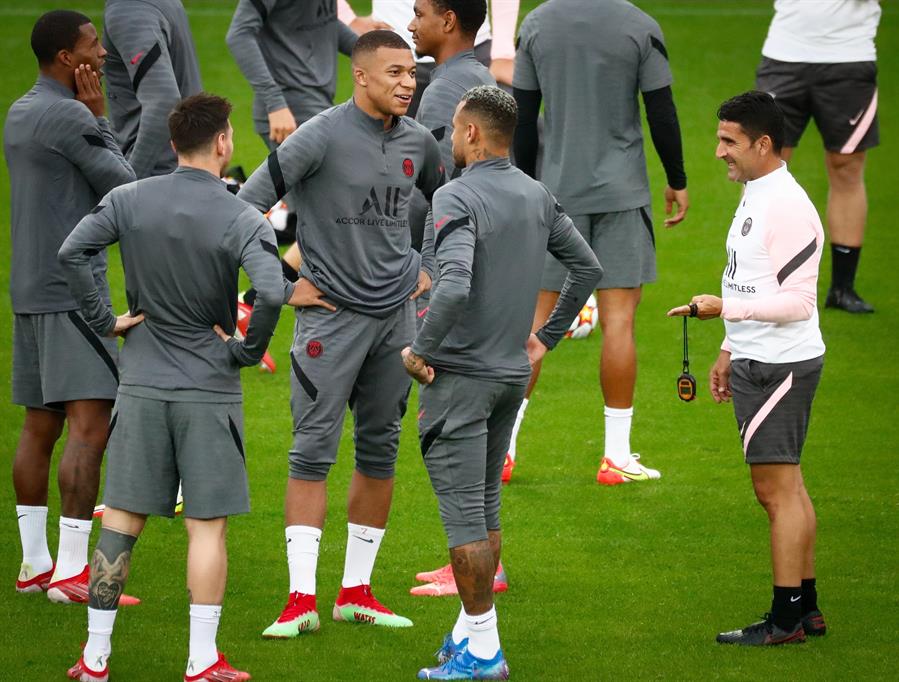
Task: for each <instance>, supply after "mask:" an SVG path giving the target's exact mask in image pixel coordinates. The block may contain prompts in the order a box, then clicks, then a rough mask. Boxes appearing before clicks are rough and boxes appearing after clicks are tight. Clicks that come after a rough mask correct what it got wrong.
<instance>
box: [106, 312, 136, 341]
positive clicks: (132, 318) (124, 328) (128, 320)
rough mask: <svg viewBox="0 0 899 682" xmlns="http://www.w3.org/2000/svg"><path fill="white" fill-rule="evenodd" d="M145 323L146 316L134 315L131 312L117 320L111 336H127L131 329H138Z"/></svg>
mask: <svg viewBox="0 0 899 682" xmlns="http://www.w3.org/2000/svg"><path fill="white" fill-rule="evenodd" d="M143 321H144V314H143V313H140V314H138V315H132V314H131V313H130V312H129V313H125V314H124V315H119V316H118V317H116V318H115V326H114V327H113V328H112V331H111V332H110V333H109V336H125V334H127V333H128V330H129V329H131V327H136V326H137V325H139V324H140V323H141V322H143Z"/></svg>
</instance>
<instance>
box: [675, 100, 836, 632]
mask: <svg viewBox="0 0 899 682" xmlns="http://www.w3.org/2000/svg"><path fill="white" fill-rule="evenodd" d="M718 119H719V121H720V122H719V124H718V147H717V150H716V153H715V154H716V156H717V157H718V158H719V159H721V160H722V161H724V162H725V163H726V164H727V169H728V173H727V176H728V178H729V179H730V180H732V181H734V182H741V183H744V184H745V186H746V189H745V192H744V194H743V197H742V198H741V199H740V205H739V207H738V208H737V212H736V214H735V215H734V220H733V222H732V223H731V227H730V231H729V232H728V235H727V265H726V267H725V269H724V275H723V277H722V280H721V289H722V296H723V298H718V297H717V296H710V295H706V294H704V295H700V296H694V297H693V299H692V301H691V303H690V304H689V305H683V306H679V307H677V308H673V309H672V310H669V311H668V315H669V316H676V315H681V316H684V315H690V316H691V317H698V318H699V319H701V320H708V319H712V318H716V317H721V318H723V319H724V326H725V331H726V336H725V339H724V343H723V344H722V346H721V353H720V354H719V356H718V360H717V361H716V362H715V364H714V365H713V366H712V369H711V372H710V374H709V388H710V390H711V392H712V397H713V398H714V399H715V402H718V403H721V402H728V401H730V399H731V398H733V401H734V412H735V414H736V418H737V426H738V428H739V430H740V438H741V440H742V442H743V452H744V455H745V458H746V462H747V464H749V468H750V475H751V477H752V485H753V488H754V489H755V494H756V497H757V498H758V501H759V503H760V504H761V505H762V506H763V507H764V508H765V511H766V512H767V513H768V520H769V523H770V526H771V561H772V564H773V574H774V575H773V578H774V599H773V602H772V606H771V613H769V614H768V615H767V616H766V617H765V619H764V620H763V621H761V622H759V623H754V624H752V625H749V626H747V627H745V628H742V629H740V630H734V631H732V632H725V633H721V634H719V635H718V638H717V641H718V642H720V643H722V644H742V645H749V646H766V645H772V644H784V643H787V642H804V641H805V638H806V636H807V635H823V634H824V633H825V631H826V626H825V623H824V616H823V615H822V614H821V611H820V610H819V609H818V604H817V592H816V588H815V530H816V519H815V510H814V507H813V506H812V501H811V499H810V498H809V495H808V492H807V491H806V489H805V484H804V482H803V479H802V471H801V470H800V468H799V457H800V455H801V453H802V445H803V443H804V441H805V435H806V432H807V430H808V421H809V416H810V413H811V407H812V400H813V399H814V396H815V389H816V388H817V386H818V381H819V379H820V377H821V368H822V366H823V363H824V342H823V340H822V338H821V331H820V329H819V328H818V310H817V307H816V298H817V295H816V292H817V282H818V266H819V264H820V262H821V251H822V248H823V245H824V230H823V228H822V227H821V220H820V218H819V217H818V214H817V212H816V211H815V207H814V206H813V205H812V202H811V201H810V200H809V198H808V195H807V194H806V193H805V191H804V190H803V189H802V187H800V186H799V184H798V183H797V182H796V181H795V180H794V179H793V176H792V175H790V173H789V171H788V170H787V166H786V163H784V162H783V160H782V158H781V149H782V147H783V144H784V116H783V113H782V112H781V110H780V108H779V107H778V106H777V104H775V102H774V98H772V97H771V96H770V95H768V94H766V93H763V92H746V93H743V94H742V95H738V96H736V97H734V98H732V99H730V100H728V101H727V102H725V103H724V104H722V105H721V107H720V108H719V109H718Z"/></svg>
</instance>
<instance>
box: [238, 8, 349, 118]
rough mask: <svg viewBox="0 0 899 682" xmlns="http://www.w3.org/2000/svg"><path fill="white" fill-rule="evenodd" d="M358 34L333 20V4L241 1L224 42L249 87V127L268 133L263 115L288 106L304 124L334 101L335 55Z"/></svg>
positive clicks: (335, 79) (266, 115) (335, 84)
mask: <svg viewBox="0 0 899 682" xmlns="http://www.w3.org/2000/svg"><path fill="white" fill-rule="evenodd" d="M357 38H358V36H357V35H356V34H355V33H354V32H353V31H352V29H350V28H349V27H348V26H346V25H345V24H344V23H343V22H341V21H338V19H337V5H336V3H334V2H297V0H240V1H239V2H238V3H237V9H236V10H235V11H234V18H233V19H232V20H231V26H230V28H229V29H228V35H227V36H226V40H227V42H228V48H229V49H230V50H231V54H232V55H234V61H236V62H237V65H238V66H239V67H240V70H241V72H242V73H243V75H244V76H245V77H246V79H247V80H248V81H249V82H250V85H251V86H252V87H253V93H254V97H253V123H254V125H255V128H256V132H257V133H260V134H268V130H269V126H268V114H269V113H271V112H272V111H276V110H278V109H283V108H284V107H288V108H289V109H290V111H291V113H292V114H293V117H294V119H296V121H297V123H298V124H299V123H303V122H305V121H308V120H309V119H310V118H312V117H313V116H315V115H316V114H317V113H319V112H320V111H323V110H325V109H327V108H328V107H330V106H331V105H332V104H333V103H334V93H335V91H336V90H337V52H338V50H339V51H340V52H342V53H344V54H346V55H349V54H350V53H351V52H352V51H353V46H354V45H355V44H356V39H357Z"/></svg>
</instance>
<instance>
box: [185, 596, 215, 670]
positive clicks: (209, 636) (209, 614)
mask: <svg viewBox="0 0 899 682" xmlns="http://www.w3.org/2000/svg"><path fill="white" fill-rule="evenodd" d="M221 617H222V607H221V604H191V605H190V653H189V654H188V659H187V674H188V675H199V674H200V673H201V672H203V671H204V670H206V668H208V667H209V666H211V665H212V664H213V663H215V662H216V661H217V660H218V659H219V656H218V649H216V647H215V636H216V634H218V630H219V619H221Z"/></svg>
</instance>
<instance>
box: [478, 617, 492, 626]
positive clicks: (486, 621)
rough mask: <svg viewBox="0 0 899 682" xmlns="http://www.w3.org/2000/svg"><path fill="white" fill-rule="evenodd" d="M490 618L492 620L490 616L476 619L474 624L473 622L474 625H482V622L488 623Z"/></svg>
mask: <svg viewBox="0 0 899 682" xmlns="http://www.w3.org/2000/svg"><path fill="white" fill-rule="evenodd" d="M491 620H493V619H492V618H488V619H487V620H476V621H475V622H474V624H475V625H483V624H484V623H489V622H490V621H491Z"/></svg>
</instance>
